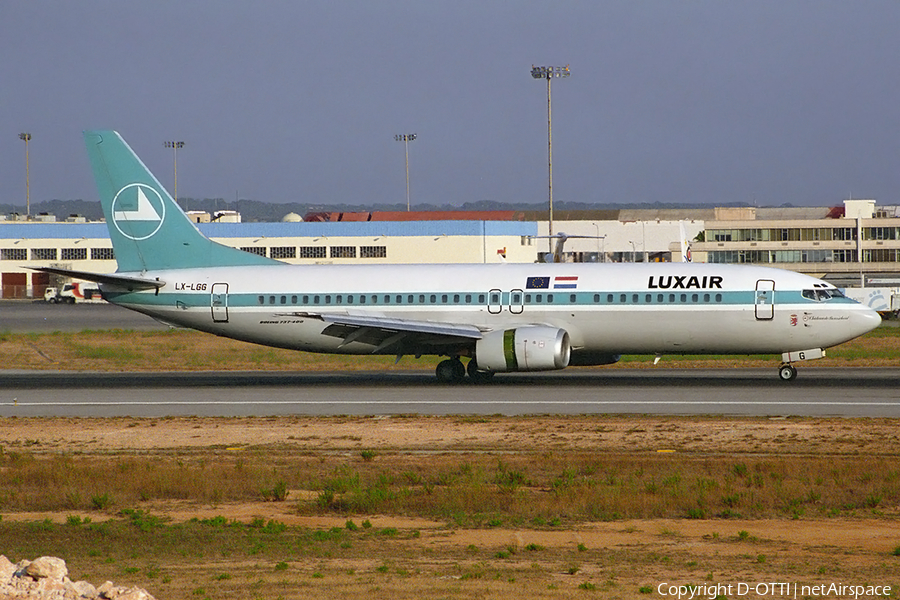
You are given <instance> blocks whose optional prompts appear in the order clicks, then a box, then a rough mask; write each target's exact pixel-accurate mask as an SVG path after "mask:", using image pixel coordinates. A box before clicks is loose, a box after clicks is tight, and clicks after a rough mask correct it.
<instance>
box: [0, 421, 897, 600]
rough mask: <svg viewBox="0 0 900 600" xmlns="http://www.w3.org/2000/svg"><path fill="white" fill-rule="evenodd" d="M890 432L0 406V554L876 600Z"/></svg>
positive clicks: (216, 583)
mask: <svg viewBox="0 0 900 600" xmlns="http://www.w3.org/2000/svg"><path fill="white" fill-rule="evenodd" d="M898 426H900V420H896V419H860V420H854V419H842V420H832V419H762V418H760V419H752V418H740V419H732V418H712V417H709V418H701V419H690V418H680V417H552V416H546V417H528V418H510V417H487V418H481V417H478V418H454V417H417V416H396V417H379V418H350V417H329V418H314V417H288V418H271V419H269V418H241V419H236V418H235V419H213V418H202V419H201V418H167V419H63V418H58V419H4V420H2V421H0V448H2V452H0V514H2V520H0V546H2V549H0V553H5V554H7V556H10V558H12V559H13V560H18V559H21V558H28V557H31V558H34V557H36V556H40V555H56V556H60V557H63V558H65V559H66V560H67V561H68V563H69V566H70V570H71V571H72V573H73V575H74V577H77V578H80V579H88V580H92V581H97V582H102V581H103V580H105V579H111V580H113V581H116V582H117V583H120V584H128V585H139V586H141V587H144V588H146V589H148V590H149V591H151V593H153V594H154V595H156V596H157V597H158V598H247V599H255V598H260V599H276V598H301V597H302V598H334V597H341V598H362V597H365V598H392V599H393V598H411V597H427V598H501V599H502V598H522V597H527V598H570V597H574V598H583V597H603V598H644V597H647V596H660V593H659V585H660V584H664V583H668V584H673V585H675V584H677V585H695V586H704V585H706V586H710V585H713V584H720V585H732V586H734V587H733V588H732V590H733V593H732V594H731V595H730V596H729V595H728V594H720V596H725V597H732V598H736V597H747V598H752V597H757V595H756V594H754V593H750V594H744V595H741V596H738V595H737V593H736V592H737V585H738V584H740V583H752V584H753V585H755V584H756V583H757V582H785V583H790V584H794V583H796V584H797V585H815V584H831V583H835V582H836V583H839V584H840V583H843V584H854V585H892V586H894V587H893V588H892V589H893V592H892V594H891V596H892V597H897V596H898V593H897V590H898V587H897V586H898V585H900V521H898V516H900V461H898V456H897V454H898V451H897V447H896V432H897V428H898ZM698 589H705V588H698ZM720 589H721V588H720ZM798 597H799V596H798ZM811 597H812V596H811ZM831 597H846V596H834V595H832V596H831Z"/></svg>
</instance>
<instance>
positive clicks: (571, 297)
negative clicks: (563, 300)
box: [569, 294, 575, 304]
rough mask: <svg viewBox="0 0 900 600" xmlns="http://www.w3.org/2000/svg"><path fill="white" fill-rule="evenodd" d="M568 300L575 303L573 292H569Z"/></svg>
mask: <svg viewBox="0 0 900 600" xmlns="http://www.w3.org/2000/svg"><path fill="white" fill-rule="evenodd" d="M569 302H571V303H572V304H575V294H569Z"/></svg>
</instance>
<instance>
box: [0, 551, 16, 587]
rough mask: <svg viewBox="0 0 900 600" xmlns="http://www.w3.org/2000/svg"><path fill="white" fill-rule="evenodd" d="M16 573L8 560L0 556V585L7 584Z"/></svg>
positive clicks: (14, 567)
mask: <svg viewBox="0 0 900 600" xmlns="http://www.w3.org/2000/svg"><path fill="white" fill-rule="evenodd" d="M15 572H16V565H14V564H12V563H11V562H9V559H8V558H6V557H5V556H3V555H2V554H0V585H3V584H4V583H8V582H9V580H10V579H12V576H13V574H14V573H15Z"/></svg>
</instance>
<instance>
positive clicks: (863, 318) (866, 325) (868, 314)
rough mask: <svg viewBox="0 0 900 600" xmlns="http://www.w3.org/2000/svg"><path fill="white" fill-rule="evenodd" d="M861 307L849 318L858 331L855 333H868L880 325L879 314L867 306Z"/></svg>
mask: <svg viewBox="0 0 900 600" xmlns="http://www.w3.org/2000/svg"><path fill="white" fill-rule="evenodd" d="M861 309H862V310H859V311H856V312H855V313H854V314H853V316H852V318H851V320H852V323H853V324H854V325H855V326H856V328H857V330H858V331H859V333H857V334H856V335H863V334H865V333H869V332H870V331H872V330H873V329H877V328H878V326H879V325H881V315H879V314H878V313H877V312H876V311H874V310H872V309H871V308H869V307H868V306H863V307H861Z"/></svg>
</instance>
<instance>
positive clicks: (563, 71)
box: [531, 65, 570, 252]
mask: <svg viewBox="0 0 900 600" xmlns="http://www.w3.org/2000/svg"><path fill="white" fill-rule="evenodd" d="M569 75H570V71H569V65H566V66H564V67H536V66H534V65H531V76H532V77H534V78H535V79H546V80H547V193H548V194H549V205H550V206H549V219H548V221H549V224H550V238H552V237H553V112H552V110H551V102H550V82H551V81H553V78H554V77H568V76H569ZM549 242H550V252H553V240H552V239H550V240H549Z"/></svg>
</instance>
